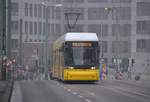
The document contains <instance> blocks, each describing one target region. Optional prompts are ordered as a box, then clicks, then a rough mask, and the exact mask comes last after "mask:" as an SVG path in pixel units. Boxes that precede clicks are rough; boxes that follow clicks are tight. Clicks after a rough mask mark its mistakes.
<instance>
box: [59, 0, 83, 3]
mask: <svg viewBox="0 0 150 102" xmlns="http://www.w3.org/2000/svg"><path fill="white" fill-rule="evenodd" d="M57 1H59V0H57ZM64 2H65V3H72V2H74V3H83V2H84V0H64Z"/></svg>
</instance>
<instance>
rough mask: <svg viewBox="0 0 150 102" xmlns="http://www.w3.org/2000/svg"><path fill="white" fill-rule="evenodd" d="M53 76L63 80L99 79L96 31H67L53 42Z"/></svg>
mask: <svg viewBox="0 0 150 102" xmlns="http://www.w3.org/2000/svg"><path fill="white" fill-rule="evenodd" d="M52 59H53V60H52V63H53V65H52V69H51V77H52V78H56V79H59V80H62V81H98V80H99V44H98V37H97V35H96V33H66V34H64V35H63V36H61V37H60V38H58V39H57V40H56V41H55V42H54V44H53V51H52Z"/></svg>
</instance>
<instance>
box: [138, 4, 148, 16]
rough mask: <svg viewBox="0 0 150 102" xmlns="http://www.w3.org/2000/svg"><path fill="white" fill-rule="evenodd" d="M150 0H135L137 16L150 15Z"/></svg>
mask: <svg viewBox="0 0 150 102" xmlns="http://www.w3.org/2000/svg"><path fill="white" fill-rule="evenodd" d="M149 11H150V2H137V8H136V14H137V16H150V12H149Z"/></svg>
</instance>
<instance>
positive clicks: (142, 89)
mask: <svg viewBox="0 0 150 102" xmlns="http://www.w3.org/2000/svg"><path fill="white" fill-rule="evenodd" d="M11 102H150V81H149V82H148V81H115V80H111V81H99V82H97V83H62V82H59V81H55V80H49V81H18V82H15V85H14V91H13V95H12V99H11Z"/></svg>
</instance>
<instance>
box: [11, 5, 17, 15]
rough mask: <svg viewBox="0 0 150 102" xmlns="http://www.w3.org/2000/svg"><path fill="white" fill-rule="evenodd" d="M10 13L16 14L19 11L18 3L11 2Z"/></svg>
mask: <svg viewBox="0 0 150 102" xmlns="http://www.w3.org/2000/svg"><path fill="white" fill-rule="evenodd" d="M11 7H12V8H11V14H12V16H18V12H19V5H18V3H14V2H12V3H11Z"/></svg>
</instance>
